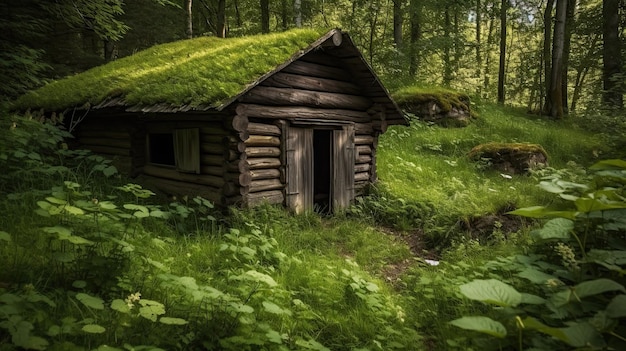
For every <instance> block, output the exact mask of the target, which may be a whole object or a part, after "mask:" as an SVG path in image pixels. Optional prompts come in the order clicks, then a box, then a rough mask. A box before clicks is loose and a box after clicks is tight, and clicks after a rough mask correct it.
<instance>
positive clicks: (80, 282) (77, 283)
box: [72, 280, 87, 289]
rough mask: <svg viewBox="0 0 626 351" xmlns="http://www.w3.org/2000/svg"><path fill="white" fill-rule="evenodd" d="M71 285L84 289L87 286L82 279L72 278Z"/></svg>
mask: <svg viewBox="0 0 626 351" xmlns="http://www.w3.org/2000/svg"><path fill="white" fill-rule="evenodd" d="M72 286H73V287H75V288H76V289H84V288H85V287H86V286H87V282H86V281H84V280H74V281H73V282H72Z"/></svg>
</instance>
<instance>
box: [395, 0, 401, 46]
mask: <svg viewBox="0 0 626 351" xmlns="http://www.w3.org/2000/svg"><path fill="white" fill-rule="evenodd" d="M402 21H403V16H402V0H393V42H394V43H395V44H396V47H397V48H399V47H401V46H402Z"/></svg>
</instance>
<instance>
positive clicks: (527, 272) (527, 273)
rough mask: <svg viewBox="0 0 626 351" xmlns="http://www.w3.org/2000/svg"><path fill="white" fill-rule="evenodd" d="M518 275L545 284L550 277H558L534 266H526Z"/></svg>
mask: <svg viewBox="0 0 626 351" xmlns="http://www.w3.org/2000/svg"><path fill="white" fill-rule="evenodd" d="M517 276H518V277H521V278H525V279H528V280H530V281H531V282H533V283H535V284H545V282H547V281H548V280H550V279H556V278H555V277H554V276H552V275H550V274H546V273H544V272H542V271H540V270H537V269H534V268H526V269H524V270H523V271H521V272H519V273H518V274H517Z"/></svg>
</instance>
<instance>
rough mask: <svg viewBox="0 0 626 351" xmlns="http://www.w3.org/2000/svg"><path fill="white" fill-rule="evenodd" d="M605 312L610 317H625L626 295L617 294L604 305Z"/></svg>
mask: <svg viewBox="0 0 626 351" xmlns="http://www.w3.org/2000/svg"><path fill="white" fill-rule="evenodd" d="M606 314H607V315H608V316H609V317H611V318H622V317H626V295H617V296H615V297H614V298H613V300H611V302H609V304H608V305H607V306H606Z"/></svg>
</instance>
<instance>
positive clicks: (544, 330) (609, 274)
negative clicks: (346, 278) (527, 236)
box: [451, 160, 626, 350]
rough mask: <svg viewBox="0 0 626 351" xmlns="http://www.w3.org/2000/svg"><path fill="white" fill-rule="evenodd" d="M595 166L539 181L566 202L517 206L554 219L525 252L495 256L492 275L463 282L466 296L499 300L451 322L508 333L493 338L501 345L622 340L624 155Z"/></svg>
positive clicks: (613, 343) (592, 344) (554, 346)
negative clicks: (588, 176)
mask: <svg viewBox="0 0 626 351" xmlns="http://www.w3.org/2000/svg"><path fill="white" fill-rule="evenodd" d="M590 169H591V170H592V171H593V175H594V177H593V180H592V181H591V182H589V183H587V184H576V183H572V182H567V181H562V180H559V179H558V178H552V179H551V182H548V183H542V184H541V186H542V188H544V189H545V190H547V191H549V192H551V193H553V194H558V195H559V196H560V198H561V199H564V200H566V202H565V203H564V204H563V205H562V208H560V209H558V210H554V209H550V208H546V207H541V206H536V207H532V208H522V209H519V210H516V211H513V213H514V214H518V215H523V216H530V217H535V218H541V217H543V218H551V219H550V220H548V221H547V222H546V223H545V224H544V225H543V227H542V228H540V229H538V230H536V231H534V232H533V235H534V237H535V240H536V241H537V243H536V245H535V246H534V247H533V248H532V249H531V251H530V252H529V253H528V254H526V255H518V256H515V257H511V258H509V259H507V260H506V262H505V261H504V260H500V261H491V262H489V263H487V265H488V266H490V267H492V269H493V271H492V277H493V278H492V279H489V280H473V281H471V282H469V283H466V284H464V285H461V287H460V292H461V294H462V295H463V296H465V297H466V298H469V299H471V300H476V301H481V302H483V303H485V304H487V305H493V306H497V307H494V308H493V309H492V310H491V311H490V313H489V316H482V317H480V318H481V319H480V323H477V324H476V326H475V327H469V324H468V320H467V318H476V317H463V318H461V319H457V320H455V321H453V322H451V323H452V324H453V325H455V326H457V327H460V328H463V329H470V330H474V331H478V332H481V333H485V334H488V335H491V336H496V337H498V338H505V337H506V336H507V335H510V337H507V338H506V339H505V340H500V341H497V342H496V341H494V342H493V344H494V346H495V345H500V347H502V345H509V346H510V347H516V348H518V349H526V348H529V347H532V348H534V349H540V350H561V349H563V350H565V349H570V348H571V347H575V348H581V347H585V348H590V349H601V348H606V347H609V346H610V347H611V348H617V349H619V348H623V347H624V346H625V340H626V338H624V336H623V335H622V331H623V326H624V319H623V317H624V313H623V311H624V310H625V309H626V307H625V306H623V305H622V304H623V303H625V302H626V299H625V298H624V297H625V296H626V295H625V293H626V289H625V288H624V283H626V281H624V279H623V272H624V267H623V265H624V264H625V263H626V260H624V259H623V257H626V252H625V251H624V250H623V248H624V234H625V233H626V221H624V218H626V212H625V211H626V196H625V195H626V162H624V161H623V160H606V161H601V162H598V163H596V164H595V165H593V166H592V167H590ZM523 283H524V284H523ZM528 283H530V284H528ZM515 286H519V287H524V290H526V291H527V292H522V293H520V292H519V291H518V290H517V288H515ZM502 307H504V308H502ZM479 325H480V326H479ZM501 326H502V327H505V328H506V329H501V328H500V327H501ZM498 330H499V331H504V332H497V331H498Z"/></svg>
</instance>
